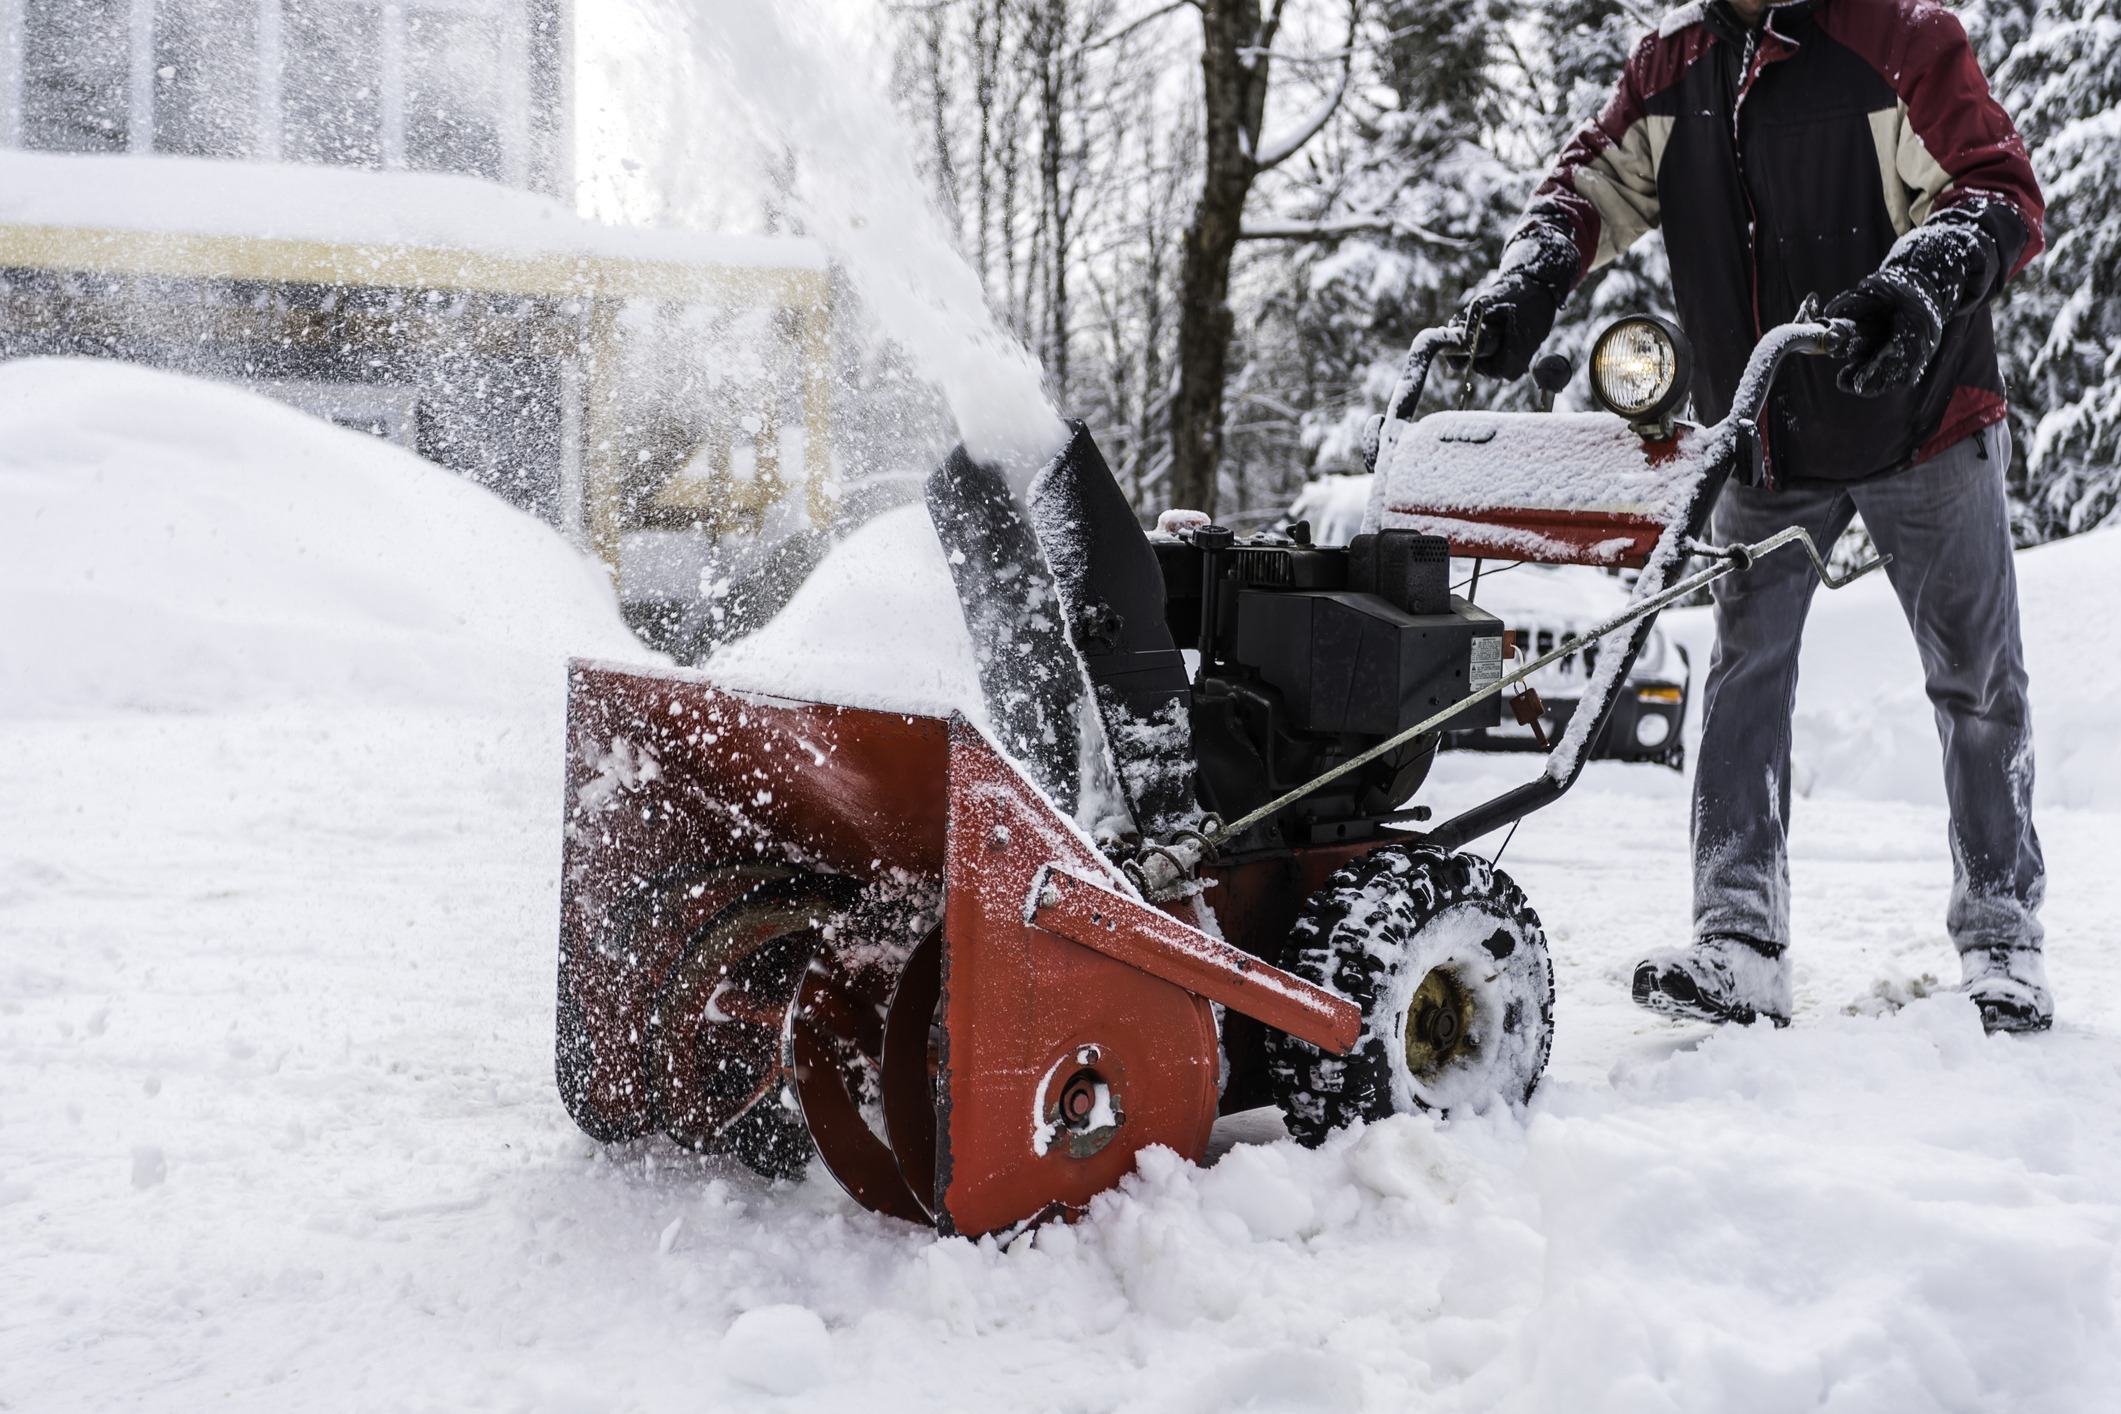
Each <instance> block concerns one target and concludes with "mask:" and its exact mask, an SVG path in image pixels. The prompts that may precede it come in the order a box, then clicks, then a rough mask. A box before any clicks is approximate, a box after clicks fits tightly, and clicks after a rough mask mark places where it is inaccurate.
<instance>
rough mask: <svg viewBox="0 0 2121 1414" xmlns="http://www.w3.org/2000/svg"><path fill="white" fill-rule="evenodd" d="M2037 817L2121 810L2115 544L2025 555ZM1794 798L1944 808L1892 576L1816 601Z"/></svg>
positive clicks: (1932, 728)
mask: <svg viewBox="0 0 2121 1414" xmlns="http://www.w3.org/2000/svg"><path fill="white" fill-rule="evenodd" d="M2017 563H2018V594H2019V603H2020V610H2021V613H2022V615H2023V619H2024V627H2025V656H2026V668H2027V671H2028V673H2029V674H2030V675H2031V678H2032V699H2033V750H2034V754H2035V760H2036V769H2037V771H2038V785H2037V797H2038V799H2039V801H2040V802H2041V803H2042V804H2047V805H2069V806H2090V807H2097V808H2100V809H2113V808H2116V807H2121V732H2117V731H2116V729H2115V724H2116V723H2117V722H2121V620H2117V619H2116V617H2115V615H2114V612H2113V609H2112V608H2111V606H2112V605H2113V604H2115V603H2117V602H2121V531H2116V530H2099V531H2092V532H2090V533H2088V534H2084V535H2080V536H2076V537H2074V538H2072V539H2069V540H2061V541H2057V542H2055V543H2053V544H2050V545H2043V546H2039V547H2037V548H2035V549H2031V550H2025V551H2021V552H2020V553H2019V555H2018V557H2017ZM1793 765H1794V768H1795V773H1796V774H1795V784H1796V786H1797V788H1798V789H1799V790H1800V791H1803V792H1804V793H1806V794H1810V793H1812V792H1815V791H1819V792H1845V793H1848V794H1852V795H1858V796H1864V797H1868V798H1871V799H1883V800H1905V801H1911V802H1914V803H1917V804H1926V805H1927V804H1941V803H1942V802H1943V800H1944V782H1943V777H1942V773H1941V771H1940V768H1939V766H1938V757H1937V727H1936V719H1935V718H1934V717H1933V716H1932V715H1931V711H1930V704H1929V699H1928V698H1927V697H1926V696H1925V695H1924V694H1923V689H1922V668H1921V663H1920V660H1918V659H1917V657H1916V656H1915V643H1914V638H1913V636H1912V635H1911V634H1910V633H1909V632H1908V628H1907V621H1906V620H1905V619H1904V618H1903V617H1902V616H1901V613H1900V604H1899V601H1898V600H1897V599H1895V598H1894V597H1893V591H1892V586H1891V585H1890V584H1889V583H1888V582H1887V581H1886V578H1885V576H1884V574H1882V573H1881V574H1876V575H1873V576H1871V577H1870V578H1869V579H1866V580H1863V581H1862V582H1860V583H1858V584H1855V585H1852V586H1851V587H1849V588H1848V589H1846V590H1843V591H1841V592H1840V593H1838V594H1827V593H1821V594H1820V595H1819V596H1818V598H1817V600H1816V601H1815V602H1814V604H1813V606H1812V616H1811V621H1810V623H1809V624H1807V625H1806V628H1805V639H1804V657H1803V660H1802V662H1801V664H1800V667H1799V682H1798V688H1797V718H1796V724H1795V743H1794V759H1793Z"/></svg>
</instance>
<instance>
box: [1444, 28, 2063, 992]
mask: <svg viewBox="0 0 2121 1414" xmlns="http://www.w3.org/2000/svg"><path fill="white" fill-rule="evenodd" d="M2042 212H2043V205H2042V201H2041V197H2040V191H2039V187H2038V184H2037V183H2036V181H2035V180H2034V177H2033V172H2032V167H2031V164H2030V163H2029V162H2028V161H2027V158H2026V153H2025V145H2024V143H2023V142H2022V141H2021V140H2020V138H2019V136H2018V134H2017V133H2016V131H2014V130H2013V128H2012V126H2011V123H2010V119H2009V118H2008V117H2006V116H2005V115H2004V113H2003V110H2002V109H2001V108H2000V107H1999V106H1998V105H1997V103H1996V101H1995V100H1994V98H1992V97H1991V96H1990V94H1989V90H1988V84H1987V81H1986V80H1985V79H1984V78H1983V77H1982V74H1981V71H1980V68H1979V67H1978V66H1977V64H1976V62H1975V60H1974V56H1973V52H1972V50H1971V48H1970V47H1969V45H1968V44H1967V40H1966V34H1965V31H1964V30H1963V29H1961V28H1960V25H1959V22H1958V21H1957V20H1956V19H1955V18H1953V16H1952V15H1951V14H1950V12H1948V11H1946V10H1944V9H1943V8H1941V7H1940V6H1938V5H1936V4H1934V3H1932V0H1794V3H1790V4H1780V5H1774V6H1772V7H1770V6H1769V5H1768V4H1767V3H1766V0H1708V3H1707V4H1699V3H1697V4H1692V5H1688V6H1686V7H1685V8H1683V9H1680V10H1677V11H1674V12H1673V13H1672V14H1671V15H1670V16H1668V17H1667V18H1666V19H1665V20H1664V22H1663V23H1662V24H1661V25H1659V26H1658V28H1657V30H1656V32H1655V33H1652V34H1649V35H1646V36H1645V37H1644V38H1643V40H1642V41H1641V43H1640V44H1639V45H1638V46H1637V48H1636V49H1635V51H1634V54H1633V55H1632V57H1631V58H1630V59H1629V60H1628V64H1627V68H1626V70H1625V71H1624V73H1623V74H1622V76H1621V79H1620V83H1619V86H1618V89H1617V91H1616V92H1615V94H1614V96H1613V99H1612V102H1611V103H1610V105H1609V106H1608V107H1607V108H1606V110H1605V112H1604V113H1603V114H1602V115H1601V116H1600V117H1599V118H1598V119H1597V120H1596V121H1594V122H1592V123H1590V124H1589V125H1587V126H1586V127H1585V128H1584V129H1583V131H1582V132H1580V133H1579V134H1577V136H1576V138H1575V139H1574V140H1573V141H1572V142H1571V143H1570V144H1569V146H1568V148H1567V149H1566V150H1565V151H1564V152H1563V153H1562V155H1561V158H1560V160H1559V162H1558V164H1557V165H1556V167H1555V168H1554V171H1553V173H1552V174H1551V175H1550V176H1549V177H1548V178H1547V179H1546V181H1545V183H1544V184H1543V185H1542V186H1540V188H1539V189H1538V191H1537V193H1536V194H1535V195H1534V197H1533V200H1532V204H1531V206H1530V209H1529V210H1528V211H1527V213H1526V216H1525V219H1524V222H1523V224H1522V225H1521V226H1520V227H1519V228H1518V230H1517V232H1516V233H1515V234H1514V235H1513V236H1512V237H1511V239H1510V242H1509V245H1508V248H1507V249H1506V251H1505V253H1504V256H1503V260H1502V264H1501V266H1500V267H1499V268H1498V269H1497V271H1496V272H1495V273H1494V274H1493V275H1491V276H1490V277H1489V279H1488V281H1487V282H1486V283H1485V284H1484V285H1483V286H1482V288H1481V290H1480V291H1479V296H1480V298H1481V299H1482V300H1483V301H1484V302H1485V303H1484V309H1485V311H1486V312H1485V314H1484V315H1483V320H1482V331H1483V335H1484V338H1483V342H1482V347H1483V348H1484V349H1486V350H1488V352H1487V353H1486V354H1485V356H1484V357H1483V358H1482V359H1481V360H1479V362H1478V363H1477V364H1476V367H1477V368H1478V369H1479V371H1481V372H1483V373H1486V374H1489V375H1491V376H1498V377H1517V376H1519V375H1521V374H1522V373H1523V372H1524V371H1525V369H1526V368H1527V366H1528V365H1529V364H1530V362H1531V359H1532V356H1533V355H1534V353H1536V352H1537V350H1538V347H1539V344H1540V342H1541V340H1543V339H1544V338H1545V337H1546V335H1547V333H1548V331H1549V329H1550V328H1551V327H1552V324H1553V319H1554V313H1555V311H1556V309H1557V308H1558V307H1559V306H1560V304H1561V303H1562V301H1563V300H1564V299H1565V298H1567V296H1568V293H1569V291H1570V290H1571V289H1572V288H1574V286H1575V285H1576V283H1577V282H1578V281H1579V280H1580V279H1581V278H1582V277H1583V275H1584V274H1585V273H1586V272H1588V271H1590V270H1592V269H1594V268H1596V267H1597V266H1599V265H1601V264H1603V263H1604V262H1606V261H1609V260H1611V259H1612V258H1613V257H1614V256H1616V255H1617V254H1619V253H1620V252H1621V251H1622V250H1624V249H1626V248H1627V247H1628V245H1629V244H1631V243H1632V242H1633V241H1635V240H1636V239H1637V238H1638V237H1640V236H1641V235H1643V234H1644V233H1645V232H1646V231H1648V230H1649V229H1650V228H1651V227H1653V226H1660V225H1661V226H1662V228H1663V230H1664V240H1665V248H1666V251H1667V253H1668V254H1669V256H1670V261H1671V272H1672V288H1673V291H1674V293H1675V294H1676V295H1677V297H1678V305H1679V315H1680V323H1681V324H1682V325H1683V326H1684V327H1685V329H1686V331H1687V333H1688V335H1689V337H1690V338H1691V340H1692V342H1693V344H1694V348H1695V352H1696V363H1697V368H1698V369H1699V374H1698V376H1697V379H1696V382H1695V391H1694V409H1695V413H1696V415H1697V416H1698V417H1699V418H1700V419H1701V420H1702V421H1704V422H1710V421H1715V420H1717V419H1719V418H1721V417H1722V416H1723V415H1724V413H1725V411H1726V410H1727V409H1728V408H1729V406H1730V403H1731V398H1732V394H1733V392H1734V391H1735V388H1736V385H1737V380H1738V375H1739V373H1740V371H1741V370H1742V369H1743V367H1744V365H1745V359H1746V355H1747V353H1748V352H1749V351H1750V350H1751V348H1752V346H1753V344H1754V342H1755V341H1756V340H1757V338H1758V337H1759V335H1760V334H1761V332H1762V331H1764V330H1766V329H1769V328H1772V327H1774V326H1775V325H1777V324H1781V323H1784V322H1787V321H1788V320H1789V319H1790V318H1791V317H1792V316H1793V315H1794V314H1795V313H1796V311H1797V308H1798V305H1799V304H1800V302H1801V301H1802V300H1803V299H1804V298H1805V297H1806V296H1807V295H1809V294H1813V293H1815V292H1816V293H1818V294H1819V295H1821V296H1822V297H1825V296H1832V297H1833V298H1832V300H1831V303H1829V304H1828V306H1827V311H1826V312H1827V314H1828V315H1830V316H1833V317H1838V318H1842V319H1847V320H1851V321H1853V322H1854V324H1855V326H1856V328H1857V331H1858V332H1857V336H1856V338H1855V340H1854V344H1853V348H1852V349H1851V351H1850V356H1849V357H1848V359H1847V360H1846V361H1845V363H1843V364H1842V366H1840V367H1839V368H1838V369H1836V368H1832V367H1828V366H1826V365H1825V364H1824V363H1823V362H1821V361H1813V360H1800V361H1798V362H1796V363H1795V364H1792V365H1785V367H1784V371H1783V373H1782V375H1781V378H1780V380H1779V381H1778V383H1777V386H1776V391H1775V395H1774V397H1773V399H1772V401H1771V402H1770V403H1769V405H1768V408H1767V411H1766V412H1765V414H1764V415H1763V417H1762V419H1761V430H1762V433H1763V437H1764V440H1765V442H1766V446H1767V468H1768V475H1767V478H1766V484H1764V485H1760V486H1740V485H1732V486H1730V487H1729V488H1728V489H1726V490H1725V491H1724V493H1723V497H1722V500H1721V501H1720V502H1719V504H1718V506H1717V509H1716V512H1715V518H1714V522H1713V531H1714V534H1715V537H1716V538H1717V540H1719V541H1721V542H1725V543H1730V542H1737V541H1752V540H1758V539H1760V538H1761V537H1763V536H1765V535H1767V534H1770V533H1771V532H1773V531H1776V530H1779V529H1781V528H1782V527H1783V526H1785V525H1791V524H1795V525H1801V526H1803V527H1805V528H1806V529H1807V530H1808V531H1810V532H1811V534H1812V537H1813V539H1814V540H1816V541H1817V542H1818V543H1819V544H1821V545H1829V544H1832V543H1833V541H1834V539H1835V538H1836V537H1837V536H1839V535H1840V534H1841V532H1842V531H1843V530H1844V529H1845V528H1846V527H1847V526H1848V524H1849V522H1850V519H1851V517H1852V516H1853V515H1855V514H1856V513H1858V512H1860V513H1861V514H1862V516H1863V522H1864V525H1865V526H1866V527H1867V528H1868V529H1869V531H1870V535H1871V538H1872V540H1873V541H1874V542H1876V544H1877V547H1878V549H1879V550H1880V551H1881V552H1882V553H1884V554H1886V555H1889V556H1891V561H1890V563H1889V564H1888V566H1887V570H1886V572H1887V574H1889V575H1890V576H1891V578H1892V583H1893V588H1894V591H1895V592H1896V593H1897V594H1898V596H1899V598H1900V603H1901V607H1902V609H1903V610H1904V611H1905V612H1906V615H1907V620H1908V623H1909V625H1910V627H1912V628H1913V630H1914V634H1915V641H1916V646H1917V648H1918V649H1919V650H1920V653H1921V657H1922V664H1923V670H1924V673H1925V675H1926V677H1927V682H1928V689H1929V696H1930V700H1931V702H1932V704H1933V706H1934V708H1935V712H1936V718H1937V730H1938V734H1939V736H1940V737H1941V739H1942V742H1943V748H1944V776H1945V786H1946V794H1947V796H1948V797H1949V799H1950V804H1951V849H1952V863H1953V871H1954V884H1953V889H1952V897H1951V904H1950V908H1949V910H1948V912H1947V915H1946V923H1947V926H1948V928H1949V929H1950V932H1951V936H1952V940H1953V942H1954V943H1955V944H1956V945H1957V947H1958V950H1959V955H1960V958H1961V961H1962V964H1963V967H1964V973H1965V990H1966V992H1967V994H1968V995H1969V996H1971V997H1972V999H1973V1000H1974V1002H1975V1003H1976V1005H1978V1006H1979V1007H1980V1010H1981V1015H1982V1020H1983V1023H1984V1024H1985V1025H1986V1026H1987V1027H1988V1028H1989V1029H1990V1030H1991V1031H1997V1030H2005V1031H2030V1030H2039V1029H2042V1028H2045V1027H2046V1026H2048V1025H2049V1023H2050V1022H2051V1020H2052V1019H2053V1015H2054V1008H2053V1003H2052V1001H2051V1000H2050V998H2049V995H2048V989H2047V983H2046V977H2045V974H2044V971H2043V969H2042V965H2041V953H2040V947H2041V937H2042V934H2041V928H2040V924H2039V921H2038V912H2039V907H2040V901H2041V894H2042V890H2043V887H2044V879H2045V873H2044V868H2043V865H2042V862H2041V857H2040V844H2039V840H2038V837H2037V836H2036V835H2035V834H2034V832H2033V825H2032V817H2031V805H2032V794H2033V758H2032V736H2031V721H2030V714H2029V710H2028V707H2027V704H2026V680H2025V669H2024V664H2023V657H2022V654H2021V651H2020V647H2019V636H2018V607H2017V585H2016V580H2015V578H2014V573H2013V567H2012V563H2011V542H2010V533H2009V521H2008V517H2007V514H2006V511H2005V505H2004V496H2003V472H2004V468H2005V467H2006V466H2007V465H2008V464H2009V461H2010V442H2009V434H2008V431H2007V429H2006V426H2005V423H2004V415H2005V405H2004V399H2003V383H2002V378H2001V375H2000V373H1999V371H1998V369H1997V366H1996V352H1995V337H1994V334H1993V332H1992V331H1991V328H1990V323H1989V314H1988V302H1989V300H1990V298H1991V297H1993V296H1994V295H1995V294H1996V292H1997V291H1998V290H1999V289H2000V288H2001V287H2002V285H2003V282H2004V281H2005V280H2006V279H2008V278H2009V277H2010V276H2011V275H2013V274H2015V273H2016V272H2017V271H2018V270H2019V269H2021V268H2023V266H2024V265H2025V263H2026V262H2027V261H2028V260H2030V259H2032V258H2033V256H2035V255H2037V254H2038V253H2039V250H2040V247H2041V233H2040V221H2041V216H2042ZM1814 584H1815V578H1814V575H1813V572H1812V569H1811V566H1810V565H1809V563H1808V562H1806V561H1805V560H1804V559H1803V558H1802V557H1801V556H1787V555H1783V556H1774V557H1770V558H1769V559H1767V560H1765V561H1763V562H1762V563H1761V564H1760V566H1759V567H1757V568H1755V569H1754V570H1752V571H1751V572H1750V573H1747V574H1743V575H1736V576H1732V577H1730V578H1728V579H1725V580H1723V581H1722V582H1721V583H1719V584H1718V585H1717V587H1716V640H1717V642H1716V656H1715V661H1714V664H1713V665H1712V666H1711V668H1710V670H1709V677H1708V683H1707V687H1706V689H1705V692H1704V704H1705V705H1704V708H1703V716H1704V720H1703V726H1702V742H1701V749H1700V752H1699V754H1698V756H1697V761H1698V765H1697V767H1696V775H1695V786H1694V942H1693V943H1692V945H1691V946H1688V947H1684V948H1669V949H1664V950H1661V951H1658V952H1655V953H1652V954H1651V955H1650V956H1648V957H1647V958H1645V959H1643V961H1642V962H1641V964H1640V965H1639V966H1638V968H1637V969H1636V972H1635V978H1634V994H1635V999H1636V1000H1637V1001H1638V1002H1641V1003H1642V1004H1644V1005H1645V1006H1649V1007H1651V1008H1654V1009H1657V1010H1660V1011H1665V1012H1670V1013H1676V1014H1681V1015H1687V1016H1696V1017H1703V1018H1707V1019H1709V1020H1715V1021H1740V1022H1749V1021H1752V1020H1754V1019H1756V1018H1758V1017H1762V1016H1765V1017H1767V1018H1769V1019H1770V1020H1772V1021H1774V1022H1775V1023H1776V1024H1777V1025H1785V1024H1787V1023H1788V1021H1789V1017H1790V1009H1791V988H1790V963H1789V957H1788V948H1789V943H1790V936H1789V864H1788V858H1787V851H1786V846H1785V840H1786V836H1787V833H1788V827H1789V814H1790V770H1789V764H1790V711H1791V705H1792V702H1793V700H1794V697H1795V692H1796V683H1797V650H1798V642H1799V639H1800V636H1801V633H1802V630H1803V625H1804V617H1805V612H1806V609H1807V608H1808V606H1809V605H1810V602H1811V597H1812V592H1813V587H1814Z"/></svg>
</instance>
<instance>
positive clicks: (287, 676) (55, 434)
mask: <svg viewBox="0 0 2121 1414" xmlns="http://www.w3.org/2000/svg"><path fill="white" fill-rule="evenodd" d="M0 644H4V645H5V647H4V649H0V716H13V717H26V716H45V715H68V714H73V713H78V712H85V711H98V710H109V709H117V710H140V711H213V710H220V709H230V708H240V707H245V706H252V705H257V704H260V703H265V702H273V701H290V700H293V701H306V702H317V703H321V702H339V703H375V704H382V703H392V704H418V703H427V704H435V705H469V704H474V703H481V702H487V701H492V700H499V699H505V698H507V697H509V696H510V695H514V694H521V693H526V692H548V693H554V694H557V693H558V692H559V691H560V690H561V686H562V684H563V682H564V674H563V666H562V665H563V663H564V660H565V658H566V657H567V655H568V654H570V653H582V654H587V655H596V656H605V657H621V658H623V657H639V656H642V655H643V650H642V649H641V648H640V646H639V644H638V643H637V642H636V641H635V640H634V638H633V636H632V635H631V634H630V633H628V632H627V630H626V627H625V625H624V623H623V622H622V621H621V620H620V618H619V615H618V611H617V607H616V604H615V602H614V600H613V598H612V594H611V590H610V587H609V582H608V580H607V578H606V576H605V574H604V572H603V570H602V568H601V567H600V566H598V565H597V564H596V563H595V562H594V561H592V560H591V559H589V558H588V557H587V556H585V555H583V554H582V553H580V552H579V551H577V550H575V549H573V548H572V547H570V546H569V545H567V544H566V543H565V542H564V541H562V540H561V539H560V538H559V536H558V535H556V534H555V533H553V531H552V530H551V529H550V528H549V527H547V526H546V525H545V524H543V523H542V522H540V521H538V520H536V519H534V518H533V517H531V516H529V515H527V514H525V513H523V512H521V511H518V510H516V509H515V508H514V507H512V506H510V505H508V504H507V503H506V502H504V501H502V500H501V499H500V498H499V497H497V496H495V495H493V494H492V493H491V492H488V491H485V490H482V489H481V488H479V487H477V486H474V485H472V484H471V483H469V482H467V481H464V480H462V479H461V478H459V477H457V476H455V475H453V474H451V473H450V472H447V471H445V470H443V469H442V468H440V467H438V466H436V465H434V464H433V463H431V462H426V461H422V460H421V459H419V458H418V457H415V456H413V455H411V454H410V453H408V452H405V451H403V450H401V449H399V448H397V447H395V446H392V445H390V444H388V443H385V442H382V441H380V440H378V439H376V438H372V437H365V436H362V435H360V434H358V433H354V432H347V431H344V430H342V429H340V428H336V427H333V426H331V425H330V424H329V423H326V422H323V421H321V420H319V419H316V418H312V417H309V416H306V415H304V414H302V413H298V412H294V411H291V410H289V409H287V408H283V407H281V406H279V405H277V404H275V403H272V402H269V401H267V400H265V399H264V398H261V397H257V396H255V395H253V394H249V393H245V392H241V391H239V390H236V389H233V388H229V387H226V386H223V385H220V384H215V383H208V382H202V381H199V380H196V379H191V378H184V377H180V376H177V375H175V374H169V373H160V372H155V371H151V370H147V369H141V368H135V367H132V366H129V365H125V364H120V363H114V362H103V361H96V360H57V359H36V360H27V361H21V362H14V363H8V364H5V365H0Z"/></svg>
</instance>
